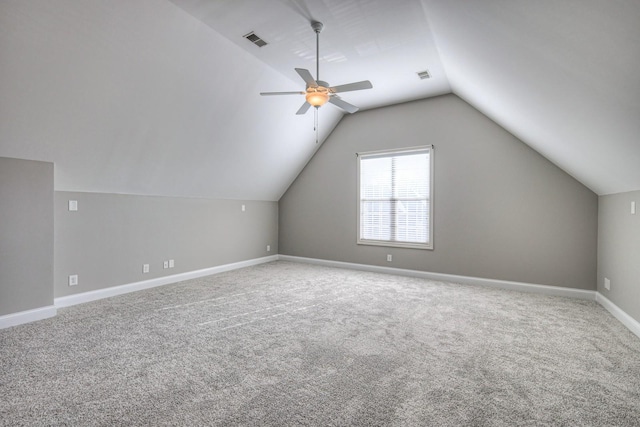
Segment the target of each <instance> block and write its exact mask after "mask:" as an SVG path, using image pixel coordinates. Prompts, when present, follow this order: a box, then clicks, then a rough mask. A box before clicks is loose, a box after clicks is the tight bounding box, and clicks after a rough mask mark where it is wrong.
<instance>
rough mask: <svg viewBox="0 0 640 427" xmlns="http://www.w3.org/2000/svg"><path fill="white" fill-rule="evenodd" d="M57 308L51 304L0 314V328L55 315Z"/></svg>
mask: <svg viewBox="0 0 640 427" xmlns="http://www.w3.org/2000/svg"><path fill="white" fill-rule="evenodd" d="M56 313H57V309H56V307H55V306H53V305H48V306H46V307H39V308H34V309H32V310H25V311H20V312H18V313H11V314H6V315H4V316H0V329H4V328H10V327H11V326H18V325H22V324H24V323H29V322H35V321H36V320H42V319H48V318H49V317H53V316H55V315H56Z"/></svg>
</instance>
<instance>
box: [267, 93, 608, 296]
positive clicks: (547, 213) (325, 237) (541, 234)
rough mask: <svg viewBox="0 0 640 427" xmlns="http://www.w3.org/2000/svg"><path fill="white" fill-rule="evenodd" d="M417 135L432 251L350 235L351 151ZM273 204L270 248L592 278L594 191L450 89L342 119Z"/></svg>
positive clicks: (556, 280) (470, 271)
mask: <svg viewBox="0 0 640 427" xmlns="http://www.w3.org/2000/svg"><path fill="white" fill-rule="evenodd" d="M425 144H433V145H434V146H435V183H434V185H435V191H434V193H435V194H434V203H435V212H434V222H435V223H434V250H433V251H429V250H416V249H398V248H385V247H375V246H359V245H356V156H355V153H356V152H360V151H371V150H380V149H387V148H396V147H409V146H416V145H425ZM279 206H280V218H279V221H280V231H279V242H280V253H281V254H285V255H294V256H302V257H311V258H320V259H329V260H338V261H345V262H354V263H362V264H371V265H383V266H389V267H398V268H407V269H415V270H423V271H429V272H437V273H446V274H456V275H465V276H472V277H482V278H489V279H501V280H512V281H519V282H528V283H537V284H545V285H554V286H566V287H570V288H580V289H589V290H594V289H595V288H596V260H597V255H596V250H597V248H596V246H597V226H598V225H597V215H598V198H597V196H596V195H595V194H594V193H593V192H592V191H590V190H589V189H587V188H586V187H585V186H583V185H582V184H580V183H579V182H578V181H576V180H575V179H573V178H572V177H571V176H569V175H568V174H566V173H565V172H563V171H562V170H560V169H559V168H558V167H556V166H555V165H553V164H552V163H550V162H549V161H548V160H546V159H545V158H543V157H542V156H541V155H540V154H538V153H536V152H535V151H533V150H532V149H530V148H529V147H528V146H527V145H525V144H524V143H522V142H521V141H520V140H518V139H517V138H515V137H514V136H513V135H512V134H510V133H509V132H507V131H505V130H504V129H503V128H501V127H500V126H498V125H497V124H495V123H494V122H493V121H491V120H490V119H488V118H487V117H486V116H484V115H482V114H481V113H479V112H478V111H477V110H475V109H474V108H473V107H471V106H470V105H468V104H467V103H466V102H464V101H462V100H461V99H460V98H458V97H456V96H454V95H447V96H442V97H438V98H431V99H427V100H422V101H416V102H412V103H407V104H401V105H396V106H391V107H386V108H381V109H375V110H369V111H364V112H360V113H357V114H355V115H353V116H347V117H345V118H344V119H343V120H342V122H341V123H340V124H339V125H338V127H337V128H336V129H335V130H334V132H333V133H332V134H331V136H330V137H329V138H328V140H327V141H326V142H325V143H324V144H323V146H322V147H321V148H320V150H318V152H317V153H316V154H315V156H314V157H313V158H312V159H311V161H310V162H309V163H308V164H307V166H306V167H305V169H304V170H303V171H302V173H301V174H300V175H299V176H298V178H297V179H296V180H295V181H294V183H293V184H292V185H291V186H290V187H289V189H288V190H287V192H286V193H285V194H284V196H283V197H282V198H281V199H280V204H279ZM386 254H392V255H393V262H391V263H388V262H386Z"/></svg>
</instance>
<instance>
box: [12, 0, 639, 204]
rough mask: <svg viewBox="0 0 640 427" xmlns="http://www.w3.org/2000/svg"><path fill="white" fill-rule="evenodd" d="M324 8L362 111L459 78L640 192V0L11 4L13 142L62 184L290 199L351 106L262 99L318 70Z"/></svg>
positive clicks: (560, 147) (330, 58)
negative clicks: (254, 38) (258, 41)
mask: <svg viewBox="0 0 640 427" xmlns="http://www.w3.org/2000/svg"><path fill="white" fill-rule="evenodd" d="M312 20H318V21H321V22H323V23H324V25H325V27H324V29H323V31H322V33H321V36H320V73H321V76H320V77H321V79H322V80H326V81H328V82H329V83H331V84H332V85H339V84H343V83H349V82H353V81H359V80H367V79H368V80H370V81H371V82H372V83H373V89H370V90H363V91H358V92H348V93H344V94H342V98H343V99H344V100H345V101H348V102H350V103H352V104H355V105H357V106H359V107H360V108H361V110H364V109H369V108H376V107H381V106H386V105H391V104H395V103H400V102H406V101H410V100H414V99H420V98H427V97H431V96H436V95H440V94H445V93H450V92H453V93H454V94H456V95H458V96H460V97H461V98H463V99H465V100H466V101H467V102H469V103H470V104H471V105H473V106H474V107H476V108H477V109H478V110H480V111H481V112H483V113H484V114H486V115H487V116H489V117H490V118H492V119H493V120H495V121H496V122H497V123H498V124H500V125H501V126H503V127H504V128H505V129H507V130H508V131H510V132H512V133H513V134H514V135H516V136H517V137H519V138H520V139H521V140H522V141H524V142H525V143H527V144H529V145H530V146H531V147H533V148H534V149H536V150H537V151H539V152H540V153H541V154H542V155H544V156H545V157H547V158H548V159H549V160H551V161H552V162H554V163H555V164H557V165H558V166H560V167H561V168H562V169H564V170H565V171H567V172H568V173H570V174H571V175H573V176H574V177H575V178H576V179H578V180H580V181H581V182H582V183H584V184H585V185H586V186H588V187H589V188H591V189H592V190H593V191H595V192H596V193H598V194H608V193H617V192H623V191H629V190H639V189H640V167H638V165H639V164H640V78H638V76H639V75H640V25H638V24H637V23H638V22H640V2H638V1H637V0H616V1H615V2H613V1H611V2H604V1H602V0H560V1H559V0H540V1H535V2H534V1H524V0H270V1H267V0H170V1H169V0H135V1H118V2H112V1H102V2H80V1H77V0H27V1H22V2H18V1H16V2H9V1H0V70H2V71H1V72H0V119H1V122H0V156H5V157H19V158H26V159H33V160H46V161H53V162H55V163H56V169H55V170H56V176H55V179H56V182H55V186H56V189H58V190H76V191H98V192H115V193H132V194H156V195H169V196H193V197H214V198H232V199H256V200H278V199H279V197H280V196H281V195H282V193H283V192H284V191H285V190H286V189H287V187H288V185H289V184H290V183H291V181H292V180H293V179H294V178H295V176H296V175H297V174H298V173H299V171H300V170H301V169H302V168H303V167H304V165H305V164H306V162H307V161H308V159H309V158H310V157H311V156H312V155H313V153H314V152H315V150H317V149H318V147H319V146H320V145H321V143H322V140H323V139H324V138H326V137H327V135H329V133H330V132H331V130H332V129H333V128H334V127H335V126H336V125H338V123H339V121H340V119H341V117H342V115H343V112H342V111H341V110H339V109H338V108H336V107H335V106H333V105H326V106H323V107H321V108H320V110H319V129H320V132H319V139H320V144H316V134H315V132H314V119H313V114H312V111H311V110H310V111H309V112H308V113H307V114H306V115H296V114H295V112H296V111H297V109H298V108H299V107H300V105H301V104H302V103H303V101H304V97H302V96H301V95H293V96H281V97H261V96H259V92H263V91H297V90H304V82H303V81H302V80H301V79H300V77H299V76H298V75H297V74H296V72H295V71H294V68H305V69H308V70H310V71H311V72H312V74H314V75H315V47H316V46H315V34H314V33H313V31H312V29H311V27H310V21H312ZM251 31H254V32H255V33H256V34H257V35H259V36H260V37H261V38H263V39H264V40H265V41H266V42H267V43H268V44H267V45H266V46H264V47H257V46H255V45H254V44H252V43H250V42H249V41H247V40H246V39H245V38H243V35H245V34H247V33H249V32H251ZM424 70H428V71H429V74H430V75H431V78H429V79H426V80H421V79H419V78H418V76H417V74H416V73H417V72H420V71H424ZM356 114H357V113H356Z"/></svg>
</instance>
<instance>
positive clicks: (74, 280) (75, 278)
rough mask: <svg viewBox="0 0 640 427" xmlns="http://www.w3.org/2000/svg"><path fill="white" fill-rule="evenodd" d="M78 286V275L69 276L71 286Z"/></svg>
mask: <svg viewBox="0 0 640 427" xmlns="http://www.w3.org/2000/svg"><path fill="white" fill-rule="evenodd" d="M77 285H78V275H77V274H72V275H71V276H69V286H77Z"/></svg>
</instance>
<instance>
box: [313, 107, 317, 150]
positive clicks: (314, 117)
mask: <svg viewBox="0 0 640 427" xmlns="http://www.w3.org/2000/svg"><path fill="white" fill-rule="evenodd" d="M313 110H314V111H313V130H314V131H315V132H316V144H317V143H318V107H315V108H314V109H313Z"/></svg>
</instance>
